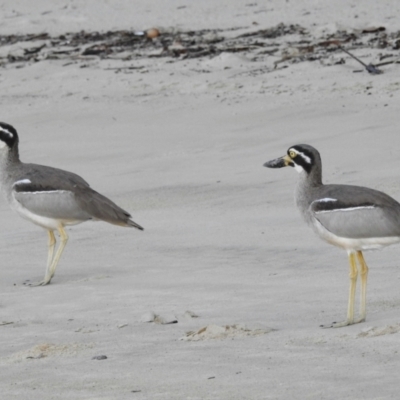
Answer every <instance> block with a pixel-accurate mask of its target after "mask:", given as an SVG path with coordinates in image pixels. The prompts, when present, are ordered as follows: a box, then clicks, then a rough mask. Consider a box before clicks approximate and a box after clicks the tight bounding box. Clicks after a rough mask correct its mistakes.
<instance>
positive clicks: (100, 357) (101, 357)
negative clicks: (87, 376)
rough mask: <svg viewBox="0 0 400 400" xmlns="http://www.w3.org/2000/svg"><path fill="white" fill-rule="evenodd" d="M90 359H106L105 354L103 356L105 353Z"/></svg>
mask: <svg viewBox="0 0 400 400" xmlns="http://www.w3.org/2000/svg"><path fill="white" fill-rule="evenodd" d="M92 360H107V356H105V355H101V356H94V357H92Z"/></svg>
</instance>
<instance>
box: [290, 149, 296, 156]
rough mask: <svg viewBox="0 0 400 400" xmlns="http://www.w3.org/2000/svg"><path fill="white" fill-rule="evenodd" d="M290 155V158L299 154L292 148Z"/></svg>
mask: <svg viewBox="0 0 400 400" xmlns="http://www.w3.org/2000/svg"><path fill="white" fill-rule="evenodd" d="M289 156H290V158H296V156H297V154H296V152H295V151H293V150H290V151H289Z"/></svg>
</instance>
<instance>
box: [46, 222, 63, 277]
mask: <svg viewBox="0 0 400 400" xmlns="http://www.w3.org/2000/svg"><path fill="white" fill-rule="evenodd" d="M58 233H59V234H60V238H61V243H60V246H59V247H58V249H57V253H56V255H55V257H54V259H53V262H52V263H51V267H50V280H51V278H53V276H54V274H55V272H56V268H57V264H58V261H59V260H60V257H61V254H62V253H63V251H64V249H65V246H66V245H67V242H68V235H67V232H65V229H64V228H63V227H62V226H60V227H59V228H58ZM50 280H49V281H48V282H47V283H50ZM47 283H43V284H44V285H46V284H47Z"/></svg>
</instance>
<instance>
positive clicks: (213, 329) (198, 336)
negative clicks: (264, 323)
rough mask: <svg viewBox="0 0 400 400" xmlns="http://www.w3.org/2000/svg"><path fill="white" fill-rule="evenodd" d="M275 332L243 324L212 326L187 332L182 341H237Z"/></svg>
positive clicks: (270, 329)
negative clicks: (250, 327)
mask: <svg viewBox="0 0 400 400" xmlns="http://www.w3.org/2000/svg"><path fill="white" fill-rule="evenodd" d="M274 330H275V329H272V328H256V329H249V328H247V327H246V325H242V324H234V325H222V326H220V325H214V324H210V325H207V326H203V327H202V328H200V329H198V330H197V331H189V332H186V334H185V335H184V336H183V337H181V338H180V340H184V341H192V342H197V341H200V340H215V339H235V338H243V337H247V336H259V335H265V334H267V333H269V332H272V331H274Z"/></svg>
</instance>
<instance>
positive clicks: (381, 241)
mask: <svg viewBox="0 0 400 400" xmlns="http://www.w3.org/2000/svg"><path fill="white" fill-rule="evenodd" d="M312 225H313V228H314V230H315V231H316V233H317V234H318V236H320V237H321V239H323V240H324V241H326V242H328V243H330V244H332V245H334V246H338V247H341V248H343V249H346V250H360V251H361V250H375V249H380V248H382V247H385V246H390V245H391V244H395V243H399V242H400V237H399V236H388V237H371V238H346V237H341V236H337V235H335V234H334V233H332V232H330V231H328V230H327V229H326V228H324V227H323V226H322V224H321V223H319V222H318V220H315V221H314V223H313V224H312Z"/></svg>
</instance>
